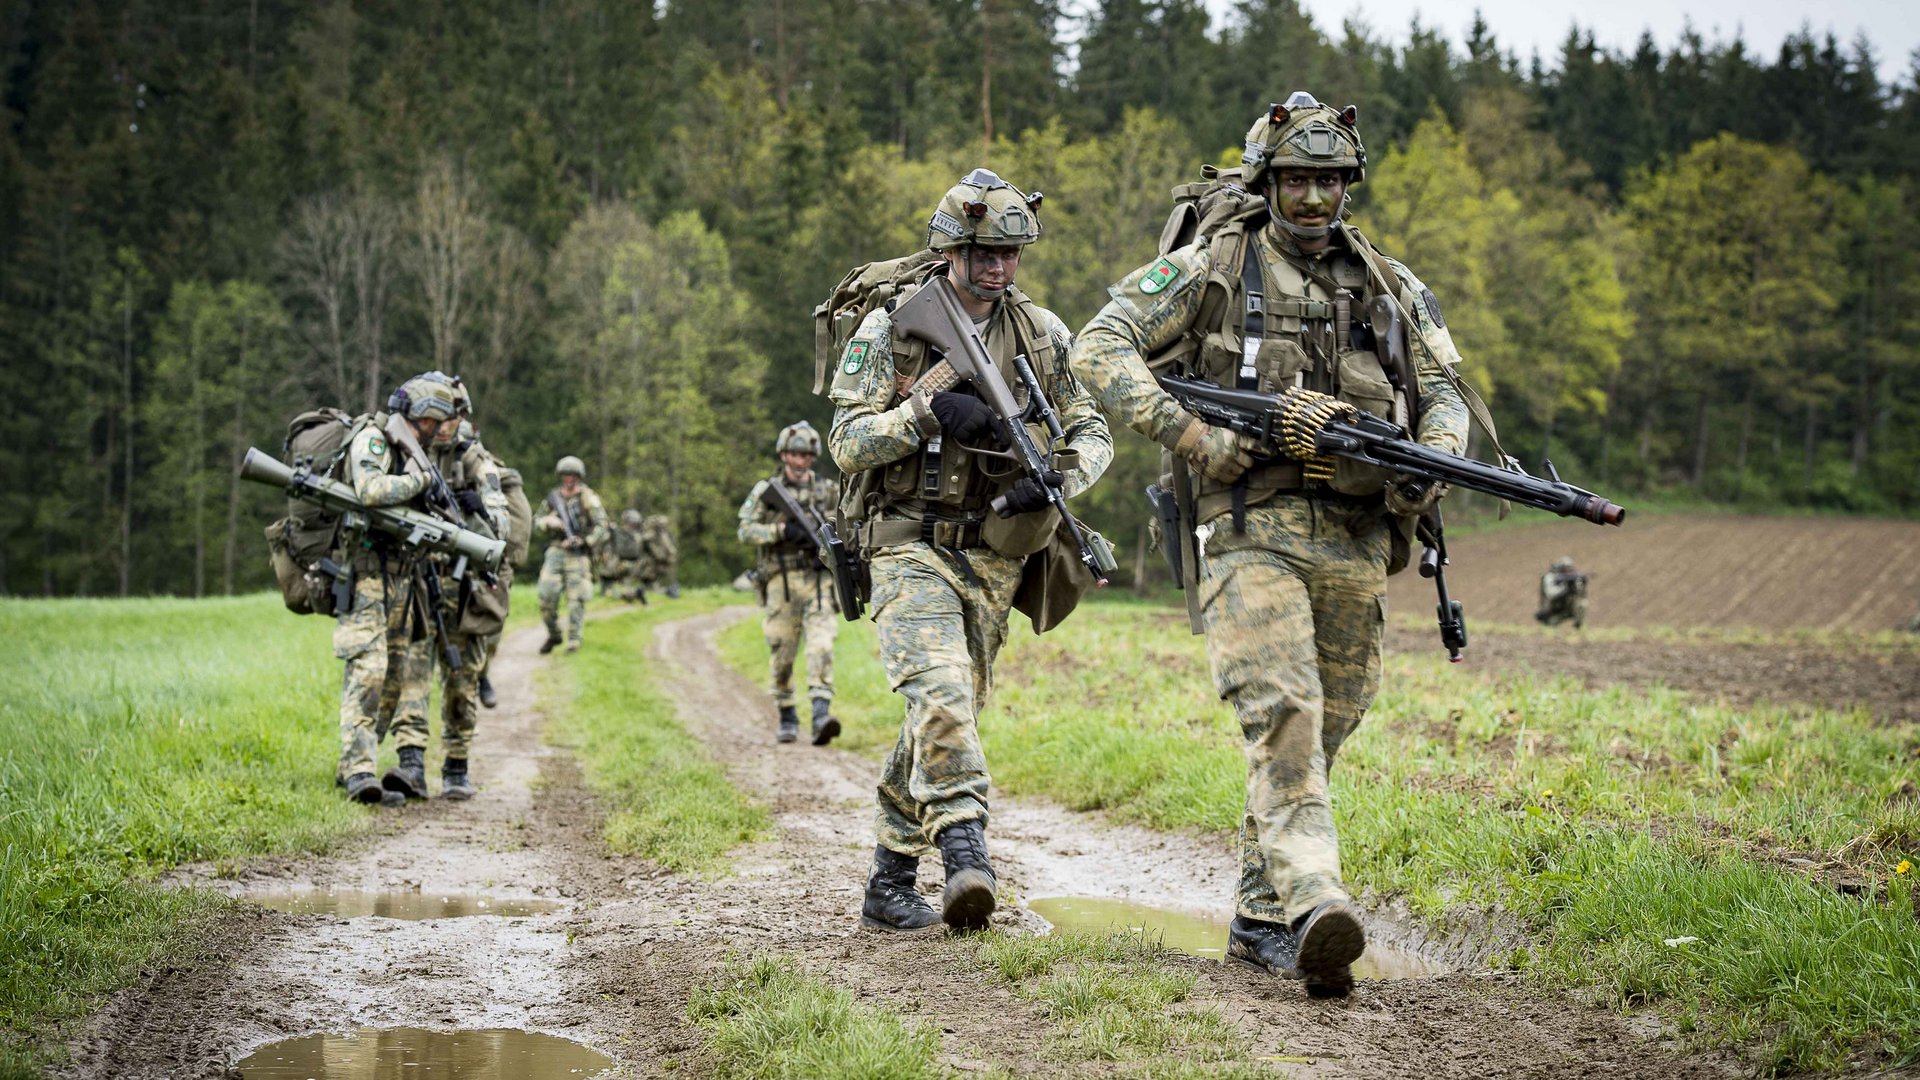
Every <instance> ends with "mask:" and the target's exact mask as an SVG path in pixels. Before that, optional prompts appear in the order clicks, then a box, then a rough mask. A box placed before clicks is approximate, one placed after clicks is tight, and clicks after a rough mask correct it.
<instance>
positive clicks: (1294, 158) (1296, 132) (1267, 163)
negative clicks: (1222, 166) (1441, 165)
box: [1240, 90, 1367, 237]
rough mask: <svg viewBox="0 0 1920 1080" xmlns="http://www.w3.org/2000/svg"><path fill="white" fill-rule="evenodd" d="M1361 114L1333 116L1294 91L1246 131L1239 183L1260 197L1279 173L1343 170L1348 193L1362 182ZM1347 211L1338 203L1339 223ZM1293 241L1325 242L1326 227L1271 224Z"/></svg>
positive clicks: (1350, 112) (1330, 109)
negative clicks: (1317, 239) (1298, 238)
mask: <svg viewBox="0 0 1920 1080" xmlns="http://www.w3.org/2000/svg"><path fill="white" fill-rule="evenodd" d="M1359 120H1360V110H1359V109H1357V108H1355V107H1354V106H1352V105H1349V106H1347V107H1346V108H1344V109H1339V110H1335V109H1334V107H1333V106H1331V105H1323V104H1321V103H1320V102H1319V101H1317V100H1315V98H1314V96H1313V95H1312V94H1309V93H1307V92H1306V91H1305V90H1295V91H1294V92H1293V93H1292V94H1291V95H1290V96H1288V98H1287V100H1286V101H1284V102H1275V103H1273V104H1272V105H1269V106H1267V111H1266V112H1264V113H1262V114H1261V116H1260V118H1259V119H1258V120H1255V121H1254V122H1253V126H1252V127H1251V128H1248V129H1247V143H1246V149H1245V150H1244V151H1243V152H1242V153H1241V155H1240V177H1241V182H1242V183H1244V184H1245V185H1246V187H1247V190H1248V191H1254V192H1264V191H1265V190H1266V189H1267V185H1268V183H1269V181H1271V179H1272V178H1273V174H1274V173H1276V172H1278V171H1279V170H1281V169H1285V168H1295V169H1345V170H1346V171H1347V187H1348V189H1349V190H1351V189H1352V187H1353V186H1354V185H1355V184H1358V183H1360V182H1361V181H1362V180H1365V179H1366V178H1367V148H1366V147H1365V146H1363V145H1362V144H1361V142H1360V128H1359V126H1358V124H1359ZM1345 211H1346V203H1345V201H1344V200H1343V201H1342V203H1341V206H1340V213H1336V214H1335V215H1334V220H1335V221H1338V220H1340V218H1341V217H1342V215H1343V214H1344V213H1345ZM1274 220H1275V221H1277V222H1279V224H1281V225H1282V226H1283V227H1285V228H1286V229H1287V230H1288V231H1289V232H1292V233H1293V234H1294V235H1296V236H1303V237H1316V236H1325V235H1326V232H1327V229H1326V227H1324V226H1323V227H1320V228H1316V229H1302V228H1301V227H1299V226H1297V225H1293V224H1292V223H1290V222H1285V221H1280V219H1279V218H1278V217H1277V216H1276V218H1275V219H1274Z"/></svg>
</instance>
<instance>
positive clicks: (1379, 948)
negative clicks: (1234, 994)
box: [1027, 896, 1448, 979]
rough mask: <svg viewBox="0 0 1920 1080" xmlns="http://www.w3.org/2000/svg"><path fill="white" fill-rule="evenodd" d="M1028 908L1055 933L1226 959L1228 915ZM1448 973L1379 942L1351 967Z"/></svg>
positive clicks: (1108, 905)
mask: <svg viewBox="0 0 1920 1080" xmlns="http://www.w3.org/2000/svg"><path fill="white" fill-rule="evenodd" d="M1027 907H1029V908H1031V909H1032V910H1033V912H1034V913H1035V914H1037V915H1039V916H1040V917H1041V918H1044V919H1046V920H1047V921H1048V922H1050V923H1052V924H1053V925H1054V926H1055V927H1057V928H1059V929H1063V930H1095V931H1108V930H1127V931H1131V932H1134V933H1139V934H1155V935H1158V936H1159V938H1160V940H1161V941H1163V942H1165V943H1166V946H1167V948H1169V949H1174V950H1177V951H1179V952H1183V953H1190V954H1192V955H1194V956H1199V957H1204V958H1205V959H1208V960H1225V959H1226V958H1227V923H1228V922H1229V921H1230V920H1231V918H1232V917H1231V916H1228V917H1227V918H1219V917H1216V916H1212V915H1197V914H1194V913H1193V912H1188V911H1176V910H1172V909H1169V908H1156V907H1148V906H1147V905H1145V904H1135V903H1131V902H1129V901H1126V900H1114V899H1111V898H1108V897H1094V896H1051V897H1046V898H1044V899H1040V900H1029V901H1027ZM1447 970H1448V969H1447V967H1446V965H1444V964H1441V963H1438V962H1436V961H1433V960H1429V959H1427V958H1426V957H1423V956H1420V955H1418V954H1416V953H1412V952H1408V951H1406V950H1404V949H1396V948H1394V947H1393V946H1391V945H1388V944H1386V943H1385V942H1381V941H1369V942H1368V943H1367V951H1366V952H1365V953H1364V954H1362V955H1361V957H1360V959H1359V960H1358V961H1357V962H1356V963H1355V964H1354V965H1353V975H1354V978H1356V979H1425V978H1432V977H1433V976H1436V975H1444V974H1446V973H1447Z"/></svg>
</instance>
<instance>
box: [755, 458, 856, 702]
mask: <svg viewBox="0 0 1920 1080" xmlns="http://www.w3.org/2000/svg"><path fill="white" fill-rule="evenodd" d="M815 438H816V439H817V438H818V436H817V435H816V436H815ZM784 473H785V470H784V469H782V470H781V472H779V473H775V474H774V475H773V476H770V477H768V478H767V479H765V480H762V481H760V482H759V483H757V484H755V485H753V490H752V491H751V492H749V493H748V494H747V500H746V501H745V502H743V503H741V504H740V541H741V543H745V544H755V545H758V547H759V559H758V562H757V563H756V569H757V570H758V571H759V576H760V597H761V602H760V606H761V607H762V608H763V609H765V611H766V615H765V617H764V618H763V619H762V620H761V630H762V632H763V633H764V635H765V636H766V640H767V651H768V654H769V661H768V666H769V668H770V687H771V690H772V693H773V703H774V705H775V706H776V707H778V708H787V707H790V706H792V705H793V704H794V694H793V662H794V658H795V657H796V656H797V655H798V653H799V650H800V637H801V634H802V633H804V634H805V635H806V639H807V695H808V696H809V697H811V698H812V699H813V700H815V701H832V700H833V640H834V636H835V635H836V634H838V633H839V621H840V607H839V603H838V602H837V601H836V600H835V599H834V593H833V574H832V573H831V572H829V571H828V570H827V569H826V568H825V567H824V566H823V565H822V564H821V562H820V552H819V550H818V549H817V548H815V547H813V546H812V545H809V544H793V543H789V542H788V541H787V540H786V538H785V536H784V535H783V530H784V529H785V527H786V523H787V518H786V515H785V514H782V513H781V512H780V511H778V510H776V509H774V507H773V506H772V505H770V503H769V502H768V501H767V499H766V497H765V496H766V490H767V485H769V484H780V485H781V486H783V487H785V488H786V489H787V490H788V491H791V492H792V493H793V497H794V501H795V502H798V503H799V504H800V505H802V506H808V507H812V508H813V509H814V512H816V513H819V514H822V515H828V514H831V513H833V508H834V506H835V504H837V503H838V502H839V501H840V486H839V485H838V484H836V483H834V482H833V481H832V480H831V479H829V478H827V477H824V476H819V475H817V474H809V475H808V477H807V478H806V479H805V480H803V481H802V482H801V483H800V484H798V485H793V484H788V483H786V480H785V476H784Z"/></svg>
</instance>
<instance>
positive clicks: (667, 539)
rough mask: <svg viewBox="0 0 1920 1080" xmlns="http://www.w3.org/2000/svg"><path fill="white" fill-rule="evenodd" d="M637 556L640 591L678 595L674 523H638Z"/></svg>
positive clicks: (660, 517) (656, 518)
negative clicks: (656, 588)
mask: <svg viewBox="0 0 1920 1080" xmlns="http://www.w3.org/2000/svg"><path fill="white" fill-rule="evenodd" d="M829 509H831V507H829ZM640 553H641V554H640V560H639V563H638V565H637V566H636V567H635V568H634V580H636V581H637V582H638V583H639V584H640V587H641V588H643V589H651V588H653V587H654V586H656V585H659V586H662V587H663V588H665V589H666V592H667V595H668V596H678V595H680V548H679V546H678V545H676V544H675V543H674V542H673V523H672V522H670V521H668V520H667V515H665V514H648V515H647V516H646V519H645V520H644V521H642V522H641V523H640Z"/></svg>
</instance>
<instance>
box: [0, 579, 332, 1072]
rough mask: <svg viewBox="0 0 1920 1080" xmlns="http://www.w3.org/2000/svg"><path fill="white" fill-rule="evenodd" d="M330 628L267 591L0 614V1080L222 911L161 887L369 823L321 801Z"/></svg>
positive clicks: (39, 1057) (27, 1066)
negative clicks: (179, 869)
mask: <svg viewBox="0 0 1920 1080" xmlns="http://www.w3.org/2000/svg"><path fill="white" fill-rule="evenodd" d="M332 628H333V623H332V621H331V620H328V619H322V618H312V617H308V618H300V617H296V616H294V615H291V614H288V613H287V611H286V610H285V609H284V608H283V607H281V604H280V599H279V596H278V595H277V594H265V593H262V594H257V595H254V596H247V597H240V598H236V599H223V600H201V601H186V600H63V601H19V600H0V640H4V641H6V642H7V647H6V648H5V649H0V1075H38V1068H39V1066H40V1065H41V1064H42V1063H45V1062H48V1061H51V1060H55V1059H57V1058H58V1057H59V1056H60V1055H61V1054H62V1053H63V1050H62V1048H61V1047H60V1046H59V1045H58V1043H57V1038H58V1035H59V1032H60V1030H61V1027H60V1025H61V1023H62V1022H63V1021H66V1020H69V1019H72V1018H74V1017H77V1016H80V1015H82V1014H83V1013H85V1012H86V1011H87V1010H88V1009H89V1008H91V1007H92V1006H93V1005H94V1004H95V1003H96V1002H97V1000H98V998H99V995H101V994H102V993H104V992H106V991H108V990H111V989H113V988H115V987H118V986H121V985H124V984H125V983H126V982H127V980H128V979H129V978H131V977H132V975H133V974H134V973H135V972H137V971H138V970H139V968H140V967H141V966H142V965H143V964H145V963H146V962H148V961H149V960H150V959H151V958H153V957H155V956H157V955H159V954H160V953H162V952H163V951H164V950H165V949H166V948H167V947H168V945H169V944H170V943H172V942H174V941H176V940H178V938H179V936H180V935H181V934H182V933H185V932H187V928H188V927H190V925H191V923H192V921H193V920H194V919H195V918H196V917H197V916H202V915H205V914H208V913H210V912H211V911H212V910H214V909H215V908H217V906H218V905H219V904H220V903H222V901H221V900H220V899H219V898H218V897H215V896H213V895H211V894H207V893H193V892H177V891H169V890H161V889H157V888H155V887H154V886H153V884H152V881H153V879H154V877H155V876H156V875H157V874H159V873H160V872H162V871H164V870H166V869H168V868H170V867H173V866H176V865H179V864H181V863H184V862H192V861H203V860H204V861H215V862H219V861H223V860H229V859H237V858H242V857H245V856H249V855H259V854H265V853H271V852H285V851H304V850H318V849H322V848H325V847H327V846H328V845H329V844H330V843H331V842H333V841H335V840H337V839H338V838H340V837H342V836H344V835H347V834H350V833H353V832H355V831H356V830H358V829H361V828H362V827H364V826H365V825H366V824H367V823H368V822H369V820H370V816H369V814H368V812H367V811H366V810H365V809H364V808H361V807H357V806H353V805H350V804H348V803H347V802H345V801H344V800H342V799H341V798H340V797H339V796H338V795H337V794H336V793H335V790H334V787H333V770H334V763H335V760H336V758H337V756H338V753H339V745H338V740H339V735H338V719H337V718H338V715H339V707H340V699H339V694H340V690H339V684H340V664H339V661H337V660H335V659H334V658H333V650H332V646H331V637H330V635H331V633H332Z"/></svg>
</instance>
